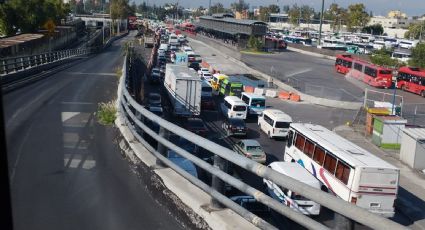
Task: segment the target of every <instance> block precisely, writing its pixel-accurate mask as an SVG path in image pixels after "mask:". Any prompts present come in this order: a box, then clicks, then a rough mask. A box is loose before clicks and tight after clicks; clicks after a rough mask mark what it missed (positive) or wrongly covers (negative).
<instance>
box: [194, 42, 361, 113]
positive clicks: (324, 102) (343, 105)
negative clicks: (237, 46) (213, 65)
mask: <svg viewBox="0 0 425 230" xmlns="http://www.w3.org/2000/svg"><path fill="white" fill-rule="evenodd" d="M188 40H191V41H195V42H198V43H201V44H203V45H204V46H208V47H210V48H211V49H214V48H213V47H212V46H210V45H209V44H206V43H204V42H202V41H198V40H196V39H193V38H189V39H188ZM297 50H298V49H297ZM215 51H216V52H218V53H220V54H221V55H223V56H224V57H225V58H226V59H228V60H230V61H232V62H234V63H236V64H238V65H241V66H242V67H243V68H245V69H247V70H248V72H250V73H251V74H253V75H257V76H260V77H261V78H263V80H266V81H267V80H268V79H270V78H271V76H269V75H268V74H265V73H263V72H260V71H258V70H255V69H253V68H251V67H249V66H247V65H246V64H245V63H244V62H242V61H240V60H238V59H236V58H234V57H231V56H229V55H227V54H224V53H223V52H221V51H219V50H217V49H215ZM309 53H311V52H309ZM320 56H321V57H322V56H326V55H320ZM328 57H330V56H328ZM273 84H275V85H277V86H278V87H279V88H281V89H283V90H286V91H289V92H295V93H297V94H299V95H300V96H301V100H303V101H306V102H309V103H311V104H314V105H321V106H326V107H333V108H339V109H349V110H358V109H359V108H361V106H363V103H361V102H350V101H337V100H332V99H326V98H320V97H315V96H311V95H308V94H304V93H302V92H299V91H298V90H296V89H294V88H293V87H291V86H289V85H287V84H285V83H283V82H281V81H276V82H273Z"/></svg>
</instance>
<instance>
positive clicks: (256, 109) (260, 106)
mask: <svg viewBox="0 0 425 230" xmlns="http://www.w3.org/2000/svg"><path fill="white" fill-rule="evenodd" d="M241 99H242V101H244V102H245V104H247V105H248V107H249V111H248V115H250V114H254V115H260V114H261V113H262V112H263V111H264V110H265V109H266V98H265V97H264V96H260V95H257V94H254V93H246V92H243V93H242V95H241Z"/></svg>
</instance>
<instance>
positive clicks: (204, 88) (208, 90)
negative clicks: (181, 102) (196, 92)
mask: <svg viewBox="0 0 425 230" xmlns="http://www.w3.org/2000/svg"><path fill="white" fill-rule="evenodd" d="M202 92H206V93H209V92H212V88H211V87H202Z"/></svg>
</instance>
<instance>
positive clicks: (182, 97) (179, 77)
mask: <svg viewBox="0 0 425 230" xmlns="http://www.w3.org/2000/svg"><path fill="white" fill-rule="evenodd" d="M164 87H165V88H166V89H167V94H168V96H169V98H170V101H171V104H172V106H173V114H174V115H175V116H183V117H192V116H198V115H200V113H201V94H202V80H201V78H200V77H199V76H198V74H197V73H196V72H195V71H194V70H192V69H189V68H187V66H186V65H176V64H167V66H166V69H165V79H164Z"/></svg>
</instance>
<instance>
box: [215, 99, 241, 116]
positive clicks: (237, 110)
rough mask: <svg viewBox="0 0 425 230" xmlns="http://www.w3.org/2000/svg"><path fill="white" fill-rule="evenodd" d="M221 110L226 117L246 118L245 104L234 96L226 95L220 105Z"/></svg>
mask: <svg viewBox="0 0 425 230" xmlns="http://www.w3.org/2000/svg"><path fill="white" fill-rule="evenodd" d="M220 108H221V112H222V113H223V114H224V116H226V117H228V118H241V119H246V115H247V105H246V104H245V102H243V101H242V100H241V99H240V98H238V97H236V96H227V97H225V98H224V102H223V103H221V105H220Z"/></svg>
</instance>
